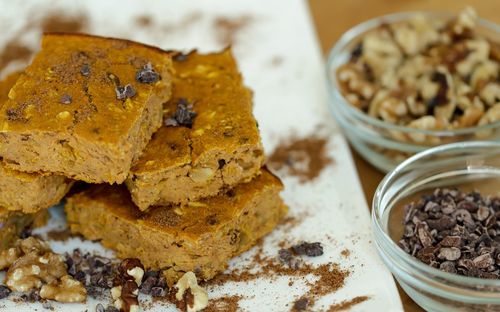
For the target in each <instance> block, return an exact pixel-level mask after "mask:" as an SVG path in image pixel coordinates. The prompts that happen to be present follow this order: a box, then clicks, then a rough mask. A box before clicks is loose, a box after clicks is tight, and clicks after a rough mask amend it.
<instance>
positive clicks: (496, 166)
mask: <svg viewBox="0 0 500 312" xmlns="http://www.w3.org/2000/svg"><path fill="white" fill-rule="evenodd" d="M438 187H439V188H446V187H448V188H451V187H458V188H459V189H461V190H463V191H472V190H477V191H479V192H481V193H482V194H483V195H488V194H490V195H495V196H500V143H499V142H461V143H452V144H448V145H442V146H438V147H434V148H431V149H428V150H426V151H424V152H421V153H419V154H417V155H415V156H413V157H411V158H409V159H408V160H406V161H404V162H403V163H401V164H400V165H399V166H397V168H396V169H394V170H393V171H392V172H390V173H389V174H388V175H387V176H386V177H385V178H384V180H383V181H382V182H381V183H380V185H379V187H378V189H377V191H376V193H375V197H374V199H373V210H372V226H373V231H374V235H375V242H376V246H377V249H378V252H379V254H380V256H381V258H382V260H383V261H384V263H385V264H386V266H387V267H388V268H389V270H390V271H391V272H392V274H393V275H394V276H395V278H396V279H397V280H398V281H399V283H400V285H401V287H402V288H403V289H404V290H405V291H406V293H407V294H408V295H409V296H410V297H411V298H412V299H413V300H414V301H415V302H416V303H417V304H419V305H420V306H421V307H423V308H424V309H426V310H427V311H500V280H488V279H481V278H474V277H466V276H461V275H457V274H451V273H446V272H442V271H440V270H438V269H435V268H433V267H431V266H429V265H427V264H425V263H423V262H420V261H419V260H418V259H417V258H415V257H413V256H411V255H409V254H407V253H406V252H404V251H403V250H402V249H401V248H400V247H399V246H398V245H397V241H398V240H399V239H400V238H401V236H402V233H403V224H402V220H403V215H404V207H403V206H404V205H405V204H407V203H409V202H410V201H413V200H415V199H416V198H418V197H420V195H422V194H425V193H429V192H432V191H433V190H434V189H435V188H438Z"/></svg>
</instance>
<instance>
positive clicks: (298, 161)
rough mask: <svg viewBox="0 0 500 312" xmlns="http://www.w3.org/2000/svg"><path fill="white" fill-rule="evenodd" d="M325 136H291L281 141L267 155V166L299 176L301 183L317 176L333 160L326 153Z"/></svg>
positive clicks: (326, 141)
mask: <svg viewBox="0 0 500 312" xmlns="http://www.w3.org/2000/svg"><path fill="white" fill-rule="evenodd" d="M327 143H328V140H327V139H326V138H322V137H318V136H316V135H313V136H310V137H306V138H296V137H291V138H289V139H287V140H285V141H282V142H281V143H280V144H279V145H278V147H277V148H276V149H275V150H274V152H273V153H272V155H271V156H270V157H269V160H268V166H269V167H270V168H272V169H275V170H284V169H286V171H287V172H288V173H289V174H291V175H292V176H295V177H297V178H299V181H300V182H301V183H304V182H309V181H312V180H314V179H315V178H317V177H318V176H319V175H320V174H321V172H322V171H323V169H324V168H325V167H326V166H328V165H329V164H331V163H332V162H333V160H332V159H331V158H330V157H328V155H326V145H327Z"/></svg>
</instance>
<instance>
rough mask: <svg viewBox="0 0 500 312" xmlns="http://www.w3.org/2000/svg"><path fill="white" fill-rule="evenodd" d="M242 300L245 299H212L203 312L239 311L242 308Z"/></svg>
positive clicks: (237, 297) (230, 297)
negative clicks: (240, 303)
mask: <svg viewBox="0 0 500 312" xmlns="http://www.w3.org/2000/svg"><path fill="white" fill-rule="evenodd" d="M242 298H243V297H242V296H228V297H221V298H217V299H211V300H210V301H209V302H208V306H207V307H206V308H205V309H204V310H203V312H229V311H238V310H239V308H240V305H239V301H240V300H241V299H242Z"/></svg>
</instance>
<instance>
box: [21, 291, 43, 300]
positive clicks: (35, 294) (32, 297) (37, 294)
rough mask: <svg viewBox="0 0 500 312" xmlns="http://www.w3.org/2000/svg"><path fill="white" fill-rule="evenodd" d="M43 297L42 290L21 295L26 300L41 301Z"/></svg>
mask: <svg viewBox="0 0 500 312" xmlns="http://www.w3.org/2000/svg"><path fill="white" fill-rule="evenodd" d="M41 299H42V297H40V292H39V291H38V290H32V291H30V292H27V293H24V294H22V295H21V300H23V301H25V302H31V303H33V302H40V300H41Z"/></svg>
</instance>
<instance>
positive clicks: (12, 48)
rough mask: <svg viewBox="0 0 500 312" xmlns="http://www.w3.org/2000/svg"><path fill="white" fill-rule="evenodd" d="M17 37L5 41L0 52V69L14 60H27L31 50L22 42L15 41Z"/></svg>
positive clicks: (31, 52)
mask: <svg viewBox="0 0 500 312" xmlns="http://www.w3.org/2000/svg"><path fill="white" fill-rule="evenodd" d="M16 40H17V38H14V40H12V41H9V42H7V44H6V45H5V47H4V48H3V50H2V51H1V52H0V71H1V70H3V69H4V68H5V67H7V65H9V64H10V63H11V62H14V61H23V62H28V60H29V59H30V57H31V55H32V54H33V50H32V49H31V48H29V47H27V46H25V45H24V44H22V43H20V42H17V41H16Z"/></svg>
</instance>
